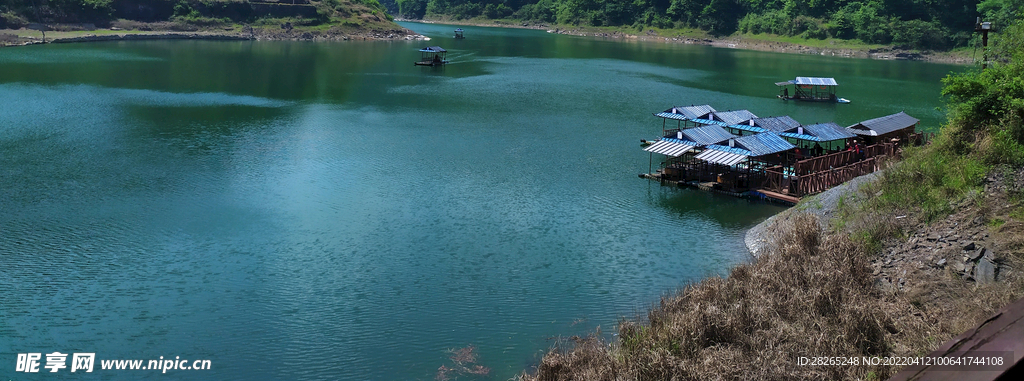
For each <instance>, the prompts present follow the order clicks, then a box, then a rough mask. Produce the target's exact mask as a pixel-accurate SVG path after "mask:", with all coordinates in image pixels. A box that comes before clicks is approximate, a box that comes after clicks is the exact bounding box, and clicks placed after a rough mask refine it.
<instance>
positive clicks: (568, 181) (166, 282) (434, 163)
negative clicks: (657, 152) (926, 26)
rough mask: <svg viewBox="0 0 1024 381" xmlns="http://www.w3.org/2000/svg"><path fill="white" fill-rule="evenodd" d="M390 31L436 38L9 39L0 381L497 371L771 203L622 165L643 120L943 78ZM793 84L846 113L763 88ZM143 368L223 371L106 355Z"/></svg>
mask: <svg viewBox="0 0 1024 381" xmlns="http://www.w3.org/2000/svg"><path fill="white" fill-rule="evenodd" d="M403 25H405V26H407V27H409V28H411V29H413V30H415V31H417V32H419V33H422V34H425V35H427V36H429V37H431V38H432V40H431V41H429V42H416V41H396V42H341V43H312V42H249V41H244V42H243V41H232V42H225V41H141V42H123V43H119V42H109V43H84V44H66V45H61V44H52V45H46V46H31V47H22V48H8V49H0V105H2V106H0V359H2V360H0V378H4V379H52V378H53V377H54V376H55V375H53V374H51V373H48V372H49V370H48V369H43V368H42V367H43V366H44V365H45V363H46V361H45V360H46V358H45V356H44V357H43V360H42V363H41V365H40V369H41V370H42V372H45V373H38V374H16V373H15V372H14V371H15V365H16V357H17V354H19V353H44V354H45V353H51V352H62V353H66V354H69V353H80V352H92V353H95V354H96V356H95V358H96V365H95V368H96V370H95V371H94V373H92V374H81V373H74V374H71V373H69V371H70V361H68V364H69V368H68V369H63V370H61V371H60V372H61V373H59V374H58V375H63V376H64V377H63V378H62V379H76V380H77V379H139V378H156V377H159V378H160V379H168V380H172V379H173V380H179V379H182V380H184V379H189V380H194V379H205V380H251V379H296V380H298V379H337V380H432V379H434V377H435V375H436V373H437V370H438V368H439V367H441V366H448V367H451V366H453V364H452V362H451V360H449V355H450V354H449V353H448V352H447V350H449V349H453V348H463V347H466V346H469V345H473V346H474V347H475V352H476V354H477V355H478V356H479V358H478V363H479V364H480V365H483V366H486V367H488V368H490V369H491V372H490V373H489V375H487V376H465V375H464V376H461V377H460V379H489V380H504V379H508V378H509V377H511V376H513V375H515V374H516V373H518V372H520V371H522V370H523V369H526V368H528V367H530V366H533V365H536V363H537V361H538V359H539V358H540V356H541V355H542V354H543V352H544V351H545V350H547V349H548V348H549V347H550V346H551V345H552V343H553V342H554V340H552V338H553V337H557V336H570V335H584V334H587V333H588V332H593V331H594V330H595V329H596V328H597V327H600V328H601V330H602V331H603V332H605V333H606V334H608V333H611V332H614V330H615V324H616V322H617V321H618V319H619V318H620V317H622V316H626V317H634V316H636V315H637V314H639V313H642V312H643V310H645V309H646V308H648V307H649V306H650V305H651V304H652V303H655V302H656V301H657V299H658V297H659V296H660V295H662V294H663V293H666V292H669V291H672V290H674V289H676V288H678V287H680V286H682V285H685V284H686V283H688V282H694V281H698V280H700V279H701V278H703V277H707V276H715V275H721V274H725V273H726V272H727V270H728V268H729V267H730V266H733V265H735V264H737V263H741V262H744V261H747V260H749V259H748V258H749V256H748V254H747V253H746V251H745V249H744V247H743V244H742V239H741V237H742V234H743V232H744V231H745V229H747V228H749V227H750V226H752V225H753V224H756V223H757V222H759V221H761V220H763V219H764V218H766V217H768V216H770V215H772V214H774V213H776V212H778V211H780V210H781V208H780V207H777V206H772V205H767V204H760V203H751V202H748V201H745V200H739V199H734V198H730V197H724V196H717V195H711V194H707V193H702V192H699V191H694V190H681V189H675V188H669V187H661V186H659V185H658V184H657V183H652V182H648V181H647V180H642V179H638V178H637V174H638V173H641V172H645V171H646V170H647V169H648V165H649V163H648V154H647V153H646V152H643V151H641V149H640V148H639V144H638V142H639V139H643V138H646V139H651V138H655V137H657V135H658V134H659V133H660V132H661V120H660V119H658V118H655V117H653V116H652V115H651V113H653V112H658V111H661V110H664V109H667V108H669V107H671V106H673V105H689V104H704V103H710V104H712V105H713V106H715V107H716V108H718V109H719V110H729V109H749V110H750V111H752V112H754V113H755V114H757V115H759V116H774V115H790V116H792V117H794V118H795V119H797V120H798V121H801V122H803V123H804V124H811V123H817V122H826V121H835V122H837V123H839V124H841V125H849V124H853V123H855V122H858V121H860V120H864V119H868V118H873V117H877V116H882V115H887V114H890V113H894V112H898V111H900V110H905V111H906V112H907V113H909V114H910V115H913V116H915V117H917V118H919V119H921V120H922V127H923V128H924V129H927V130H935V129H937V125H938V123H939V122H940V117H941V114H940V112H939V111H936V107H937V106H940V99H939V95H938V94H939V89H940V83H939V79H940V78H941V77H942V76H943V75H945V74H946V73H948V72H950V71H951V70H961V69H962V68H960V67H954V66H946V65H936V64H927V63H919V62H903V61H870V60H861V59H848V58H835V57H821V56H809V55H784V54H775V53H765V52H750V51H738V50H728V49H715V48H709V47H703V46H691V45H682V44H664V43H638V42H625V43H624V42H621V41H613V40H600V39H588V38H580V37H573V36H562V35H552V34H547V33H545V32H543V31H536V30H517V29H487V28H474V27H464V29H465V30H466V39H465V40H454V39H452V36H451V35H452V30H453V29H454V27H452V26H446V25H436V24H403ZM425 45H440V46H442V47H444V48H446V49H448V50H449V55H448V58H449V59H450V60H451V61H452V63H451V64H450V65H448V66H447V67H444V68H424V67H415V66H413V65H412V63H413V61H415V60H417V59H418V58H419V53H418V52H417V50H418V49H419V48H421V47H423V46H425ZM798 75H799V76H829V77H835V78H836V79H837V80H838V82H839V83H840V87H839V96H842V97H846V98H849V99H851V100H853V103H852V104H849V105H835V104H803V103H800V104H798V103H794V102H789V103H786V102H782V101H780V100H778V99H776V98H775V95H776V94H777V89H776V87H775V86H774V85H773V83H774V82H777V81H782V80H787V79H792V78H794V77H795V76H798ZM161 356H163V357H164V358H165V359H167V358H173V357H175V356H178V357H180V358H182V359H189V360H194V359H208V360H210V361H211V364H212V369H211V370H201V371H195V370H188V371H186V370H173V369H172V370H169V371H167V373H166V374H160V371H156V370H132V371H130V370H120V371H116V370H101V369H99V368H100V362H101V360H111V359H144V360H150V359H158V358H160V357H161ZM68 360H70V356H69V358H68Z"/></svg>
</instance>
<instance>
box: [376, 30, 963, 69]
mask: <svg viewBox="0 0 1024 381" xmlns="http://www.w3.org/2000/svg"><path fill="white" fill-rule="evenodd" d="M395 21H405V22H421V23H427V24H433V23H445V24H452V25H469V26H480V27H501V28H523V29H539V30H545V31H547V32H548V33H557V34H565V35H572V36H580V37H596V38H607V39H621V40H634V41H652V42H665V43H677V44H688V45H706V46H714V47H719V48H730V49H744V50H756V51H765V52H777V53H797V54H814V55H822V56H839V57H850V58H869V59H877V60H912V61H925V62H935V63H948V64H957V65H968V64H971V63H973V61H974V60H973V59H972V58H971V57H968V56H963V55H958V54H954V53H950V52H930V51H924V52H922V51H915V50H910V49H904V48H901V47H897V46H888V47H882V48H872V49H849V48H820V47H812V46H806V45H800V44H792V43H788V42H769V41H761V40H755V39H750V38H744V37H742V36H739V37H736V36H732V37H720V38H719V37H711V36H703V37H685V36H676V37H666V36H660V35H658V34H657V33H655V32H654V31H653V30H649V31H647V32H646V33H641V34H633V33H625V32H622V31H612V32H604V31H598V30H590V29H587V28H578V27H576V28H568V29H564V28H562V27H552V26H550V25H548V24H531V23H518V24H512V23H501V22H496V23H495V22H492V23H472V22H461V21H451V20H406V19H395Z"/></svg>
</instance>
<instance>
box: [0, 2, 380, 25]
mask: <svg viewBox="0 0 1024 381" xmlns="http://www.w3.org/2000/svg"><path fill="white" fill-rule="evenodd" d="M252 3H284V4H296V3H298V4H300V5H303V4H308V5H312V6H314V7H316V10H315V14H312V13H313V12H311V11H310V10H309V8H308V7H307V9H298V8H301V7H284V6H281V7H278V8H273V9H272V10H271V11H268V10H266V9H264V10H261V9H259V8H257V7H255V6H254V5H253V4H252ZM271 5H274V4H271ZM357 14H369V15H373V16H377V18H378V19H380V20H384V19H387V20H390V16H388V15H387V13H386V10H385V7H384V6H383V5H381V3H380V2H379V1H378V0H253V1H247V0H0V29H3V28H20V27H23V26H25V25H27V24H28V23H30V22H39V23H48V24H49V23H60V24H72V23H90V24H95V25H97V26H106V24H108V23H109V22H110V21H112V20H115V19H128V20H136V21H144V22H151V21H168V20H182V21H189V22H203V21H205V22H210V21H216V22H241V23H251V22H254V21H256V20H258V19H261V18H267V17H271V18H273V17H300V18H306V19H312V20H313V22H324V23H325V22H330V21H332V20H337V19H345V18H349V17H352V16H353V15H357Z"/></svg>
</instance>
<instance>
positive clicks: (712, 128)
mask: <svg viewBox="0 0 1024 381" xmlns="http://www.w3.org/2000/svg"><path fill="white" fill-rule="evenodd" d="M654 115H655V116H657V117H659V118H662V119H663V122H662V136H661V138H659V139H658V140H655V141H647V140H641V148H642V149H643V150H644V151H647V152H649V153H650V154H651V155H650V160H649V161H650V164H649V165H650V169H649V170H648V172H649V173H646V174H640V177H641V178H647V179H652V180H658V181H659V182H661V184H666V183H669V184H674V185H676V186H679V187H683V186H686V187H692V188H696V189H700V190H703V191H708V192H714V193H719V194H726V195H732V196H737V197H745V198H751V199H759V200H765V201H771V202H778V203H782V204H789V205H793V204H796V203H798V202H800V199H801V198H802V197H804V196H807V195H811V194H815V193H820V192H823V191H826V190H828V189H830V188H832V187H834V186H837V185H839V184H842V183H844V182H846V181H849V180H852V179H853V178H856V177H858V176H863V175H866V174H869V173H872V172H875V171H878V170H880V169H882V168H884V166H885V165H886V163H887V162H889V161H891V160H898V159H899V158H900V154H901V147H902V146H903V145H920V144H923V143H924V136H923V135H922V134H921V133H916V132H915V129H916V128H917V126H918V123H919V121H918V120H917V119H916V118H913V117H911V116H909V115H907V114H905V113H903V112H899V113H895V114H892V115H887V116H883V117H880V118H875V119H870V120H866V121H863V122H860V123H857V124H854V125H852V126H849V127H845V128H844V127H841V126H839V125H837V124H835V123H832V122H829V123H817V124H811V125H803V124H801V123H799V122H797V121H796V120H793V118H790V117H788V116H781V117H768V118H759V117H757V116H756V115H754V114H753V113H751V112H750V111H747V110H734V111H717V110H715V109H714V107H711V106H710V105H700V106H683V107H672V108H670V109H668V110H665V111H663V112H660V113H656V114H654ZM670 120H671V121H674V122H676V126H674V127H675V128H672V127H673V126H669V125H668V122H669V121H670ZM654 154H659V155H663V156H664V159H662V160H660V163H659V165H658V166H657V167H655V165H654V164H655V163H657V162H656V161H654V156H653V155H654Z"/></svg>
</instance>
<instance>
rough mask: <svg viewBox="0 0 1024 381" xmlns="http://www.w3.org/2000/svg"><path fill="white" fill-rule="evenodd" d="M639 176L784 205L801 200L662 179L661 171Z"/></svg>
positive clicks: (700, 183) (704, 183) (765, 192)
mask: <svg viewBox="0 0 1024 381" xmlns="http://www.w3.org/2000/svg"><path fill="white" fill-rule="evenodd" d="M639 177H640V178H641V179H648V180H657V181H659V182H661V184H662V185H675V186H677V187H679V188H694V189H698V190H702V191H705V192H711V193H717V194H721V195H726V196H733V197H740V198H748V199H752V200H764V201H769V202H774V203H779V204H784V205H796V203H798V202H800V198H799V197H793V196H788V195H784V194H780V193H775V192H772V191H766V190H763V189H758V190H756V191H746V192H730V191H728V190H725V189H722V188H721V186H722V184H720V183H718V182H714V181H708V182H703V183H702V182H697V181H679V180H664V179H662V176H661V174H660V173H641V174H640V175H639Z"/></svg>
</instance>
